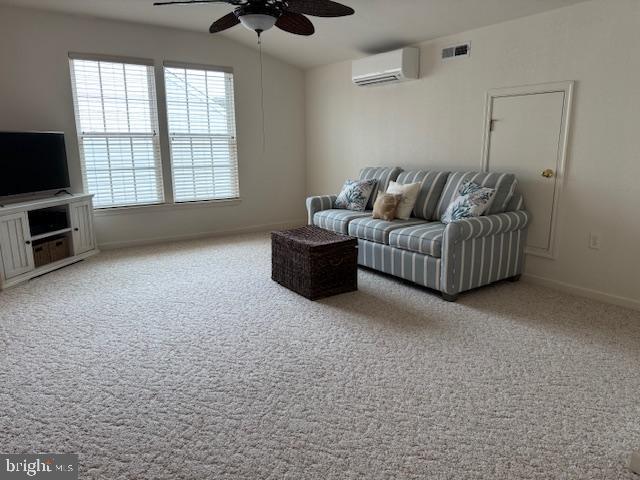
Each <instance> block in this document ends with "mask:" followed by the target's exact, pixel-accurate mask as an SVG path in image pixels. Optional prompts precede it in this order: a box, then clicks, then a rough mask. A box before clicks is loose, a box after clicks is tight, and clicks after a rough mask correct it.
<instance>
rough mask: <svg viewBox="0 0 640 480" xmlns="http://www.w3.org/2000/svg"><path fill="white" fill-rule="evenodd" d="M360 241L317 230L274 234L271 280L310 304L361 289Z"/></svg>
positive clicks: (308, 228) (309, 228) (314, 228)
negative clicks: (359, 266) (359, 282)
mask: <svg viewBox="0 0 640 480" xmlns="http://www.w3.org/2000/svg"><path fill="white" fill-rule="evenodd" d="M357 248H358V241H357V239H355V238H352V237H347V236H345V235H339V234H337V233H333V232H329V231H327V230H323V229H321V228H318V227H314V226H307V227H301V228H296V229H293V230H285V231H281V232H273V233H272V234H271V251H272V260H271V262H272V270H271V278H273V280H275V281H276V282H278V283H279V284H281V285H282V286H284V287H287V288H288V289H290V290H293V291H294V292H296V293H299V294H300V295H302V296H304V297H307V298H308V299H310V300H318V299H320V298H324V297H328V296H331V295H337V294H339V293H345V292H352V291H354V290H357V289H358V250H357Z"/></svg>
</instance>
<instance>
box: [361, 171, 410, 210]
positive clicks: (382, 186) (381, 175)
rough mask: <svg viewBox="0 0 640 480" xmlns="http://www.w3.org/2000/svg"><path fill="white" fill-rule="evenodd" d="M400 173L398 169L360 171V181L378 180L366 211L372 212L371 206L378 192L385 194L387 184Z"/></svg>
mask: <svg viewBox="0 0 640 480" xmlns="http://www.w3.org/2000/svg"><path fill="white" fill-rule="evenodd" d="M400 172H402V169H401V168H400V167H366V168H363V169H362V170H361V171H360V177H359V179H360V180H372V179H375V180H378V183H377V184H376V186H375V187H374V188H373V192H371V196H370V197H369V203H367V210H373V204H374V203H375V201H376V197H377V196H378V192H386V191H387V187H388V186H389V182H390V181H392V180H394V181H395V180H396V179H397V178H398V175H399V174H400Z"/></svg>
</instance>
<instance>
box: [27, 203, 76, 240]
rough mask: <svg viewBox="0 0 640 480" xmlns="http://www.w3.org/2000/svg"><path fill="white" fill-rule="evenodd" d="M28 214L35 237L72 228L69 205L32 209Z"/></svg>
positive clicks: (32, 234) (30, 228) (32, 233)
mask: <svg viewBox="0 0 640 480" xmlns="http://www.w3.org/2000/svg"><path fill="white" fill-rule="evenodd" d="M28 215H29V230H30V231H31V236H32V238H34V239H39V238H44V237H45V236H48V235H56V234H58V233H64V232H65V230H66V231H69V230H70V224H69V207H68V206H67V205H59V206H55V207H48V208H40V209H37V210H31V211H30V212H29V213H28Z"/></svg>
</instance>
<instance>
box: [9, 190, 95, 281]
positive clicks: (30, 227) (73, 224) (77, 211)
mask: <svg viewBox="0 0 640 480" xmlns="http://www.w3.org/2000/svg"><path fill="white" fill-rule="evenodd" d="M92 197H93V195H88V194H76V195H68V194H64V195H59V196H55V197H48V198H40V199H32V200H25V201H22V202H16V203H9V204H6V205H3V206H0V290H3V289H5V288H7V287H11V286H13V285H16V284H18V283H21V282H24V281H27V280H29V279H31V278H33V277H37V276H39V275H43V274H45V273H48V272H51V271H52V270H56V269H58V268H61V267H65V266H67V265H70V264H72V263H75V262H78V261H80V260H83V259H85V258H87V257H90V256H91V255H95V254H96V253H98V250H97V248H96V239H95V233H94V229H93V203H92Z"/></svg>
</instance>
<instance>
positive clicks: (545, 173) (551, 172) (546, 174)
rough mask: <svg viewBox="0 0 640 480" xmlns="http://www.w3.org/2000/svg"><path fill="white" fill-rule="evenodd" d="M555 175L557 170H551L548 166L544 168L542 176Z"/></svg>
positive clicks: (549, 176)
mask: <svg viewBox="0 0 640 480" xmlns="http://www.w3.org/2000/svg"><path fill="white" fill-rule="evenodd" d="M554 175H555V172H554V171H553V170H551V169H550V168H547V169H546V170H543V172H542V176H543V177H544V178H551V177H553V176H554Z"/></svg>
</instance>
